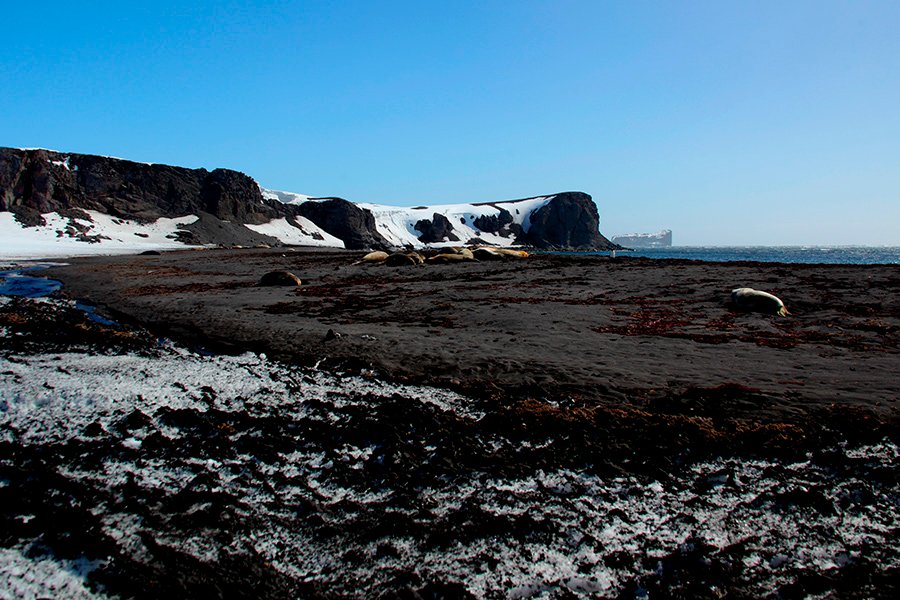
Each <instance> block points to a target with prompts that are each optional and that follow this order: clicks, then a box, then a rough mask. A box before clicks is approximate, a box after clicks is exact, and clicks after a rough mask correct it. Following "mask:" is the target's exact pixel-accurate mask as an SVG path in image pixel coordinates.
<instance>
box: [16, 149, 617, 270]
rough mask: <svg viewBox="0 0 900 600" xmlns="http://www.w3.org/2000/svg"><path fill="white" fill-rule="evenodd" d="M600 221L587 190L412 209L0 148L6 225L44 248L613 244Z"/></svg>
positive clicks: (168, 169)
mask: <svg viewBox="0 0 900 600" xmlns="http://www.w3.org/2000/svg"><path fill="white" fill-rule="evenodd" d="M4 213H5V214H4ZM599 225H600V217H599V212H598V210H597V205H596V204H595V203H594V201H593V199H592V198H591V196H589V195H588V194H585V193H582V192H563V193H558V194H553V195H548V196H536V197H532V198H524V199H520V200H505V201H499V202H479V203H471V204H447V205H441V206H420V207H415V208H408V207H395V206H385V205H380V204H366V203H355V202H349V201H347V200H344V199H343V198H336V197H327V198H315V197H310V196H305V195H303V194H296V193H293V192H282V191H275V190H268V189H265V188H263V187H262V186H260V185H259V184H258V183H257V182H256V181H255V180H254V179H253V178H251V177H250V176H248V175H245V174H244V173H240V172H238V171H233V170H229V169H214V170H212V171H208V170H207V169H190V168H184V167H175V166H169V165H161V164H151V163H140V162H134V161H129V160H123V159H119V158H112V157H106V156H95V155H88V154H75V153H65V152H56V151H52V150H44V149H15V148H0V230H2V231H4V232H12V234H14V235H15V236H16V237H17V239H19V238H27V239H28V240H31V241H33V242H34V243H43V244H44V245H45V246H47V247H48V248H50V247H53V246H58V247H60V248H61V247H62V246H61V245H62V244H68V246H67V247H68V248H72V242H76V244H75V246H76V247H78V248H90V247H92V246H93V247H95V248H96V249H97V250H98V251H99V250H100V249H101V248H102V249H104V250H110V251H128V250H129V249H131V250H143V249H151V248H154V249H162V248H178V247H187V246H205V245H220V246H282V245H296V246H323V247H336V248H347V249H388V248H398V247H421V246H423V245H436V246H441V245H453V244H456V245H460V244H486V245H494V246H513V245H521V246H530V247H534V248H542V249H578V250H607V249H611V248H613V247H615V246H614V245H613V244H612V243H611V242H610V241H609V240H607V239H606V238H605V237H604V236H603V235H601V234H600V231H599ZM76 252H77V250H76Z"/></svg>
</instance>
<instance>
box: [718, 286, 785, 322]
mask: <svg viewBox="0 0 900 600" xmlns="http://www.w3.org/2000/svg"><path fill="white" fill-rule="evenodd" d="M731 301H732V302H733V303H734V305H735V306H736V307H738V308H740V309H741V310H749V311H753V312H761V313H767V314H770V315H778V316H779V317H786V316H788V315H789V314H791V313H789V312H788V311H787V309H786V308H785V307H784V302H782V301H781V300H780V299H779V298H778V297H777V296H773V295H772V294H770V293H768V292H761V291H759V290H754V289H753V288H746V287H745V288H737V289H734V290H731Z"/></svg>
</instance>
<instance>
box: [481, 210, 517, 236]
mask: <svg viewBox="0 0 900 600" xmlns="http://www.w3.org/2000/svg"><path fill="white" fill-rule="evenodd" d="M497 208H499V209H500V213H499V214H496V215H481V216H479V217H478V218H476V219H475V221H473V223H472V224H473V225H475V227H477V228H478V229H480V230H481V231H486V232H488V233H497V232H499V231H500V230H501V229H503V227H504V226H506V225H511V224H512V222H513V217H512V214H511V213H510V212H509V211H508V210H506V209H505V208H500V207H499V206H498V207H497Z"/></svg>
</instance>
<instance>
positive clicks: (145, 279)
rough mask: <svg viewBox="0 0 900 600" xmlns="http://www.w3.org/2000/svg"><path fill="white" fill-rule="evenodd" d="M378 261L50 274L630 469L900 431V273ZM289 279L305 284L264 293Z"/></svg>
mask: <svg viewBox="0 0 900 600" xmlns="http://www.w3.org/2000/svg"><path fill="white" fill-rule="evenodd" d="M359 256H361V253H352V252H342V251H330V250H292V251H285V250H212V251H186V252H173V253H165V254H163V255H161V256H129V257H104V258H84V259H75V260H72V261H71V265H70V266H67V267H64V268H56V269H52V270H51V271H49V272H48V275H49V276H51V277H55V278H59V279H61V280H62V281H63V282H64V292H65V293H66V294H68V295H70V296H71V297H74V298H78V299H80V300H84V301H86V302H90V303H92V304H94V305H96V306H98V307H100V308H101V309H102V310H103V311H105V312H107V313H108V314H110V315H113V316H115V317H117V318H119V319H121V320H124V321H126V322H134V323H139V324H141V325H144V326H146V327H148V328H149V329H151V330H152V331H156V332H159V333H162V334H165V335H168V336H171V337H173V338H174V339H177V340H180V341H186V342H188V343H191V344H193V345H195V346H200V347H204V348H206V349H208V350H210V351H213V352H222V351H224V352H229V351H230V352H241V351H246V350H251V351H254V352H263V353H266V354H267V355H269V356H270V357H276V358H279V359H284V360H287V361H290V362H296V363H300V364H304V365H313V364H318V365H320V366H322V367H328V368H336V369H342V370H349V371H352V372H365V373H368V372H371V373H373V374H377V375H378V376H379V377H384V378H386V379H388V380H393V381H398V382H407V383H423V384H429V385H434V386H441V387H448V388H451V389H454V390H457V391H461V392H464V393H466V394H468V395H470V396H473V397H476V398H481V399H484V400H486V401H490V402H492V403H493V405H494V406H496V407H497V408H498V410H500V409H501V408H502V410H503V411H504V414H514V415H520V416H522V415H525V416H527V419H531V418H535V419H537V422H538V423H543V422H547V421H550V422H553V423H554V424H555V425H553V426H556V427H562V428H563V429H566V428H571V429H572V431H576V430H580V429H582V428H587V430H589V431H585V432H583V433H582V434H579V435H583V436H586V437H589V438H591V439H594V440H595V443H597V444H599V445H600V446H602V447H603V450H604V452H605V454H604V461H608V462H610V463H611V465H612V464H616V463H617V461H618V460H619V459H621V458H623V457H630V458H636V459H637V461H638V462H644V461H643V460H642V459H641V457H642V456H646V455H650V456H649V457H648V460H649V462H650V463H651V464H653V465H655V466H656V467H657V468H658V467H662V468H665V467H666V465H665V464H662V465H661V464H660V463H659V461H658V458H659V457H660V456H665V457H667V460H676V457H681V458H687V457H691V456H700V455H707V454H713V455H715V454H719V453H725V454H727V453H730V452H741V451H748V452H752V453H761V454H767V453H772V452H774V453H779V452H784V451H804V450H806V449H808V448H809V447H810V446H811V445H812V446H819V445H821V444H823V443H825V442H826V441H841V440H843V439H847V438H853V439H856V438H857V437H858V438H859V439H860V441H862V439H866V440H876V439H880V438H882V437H884V435H895V434H896V425H897V423H898V419H897V417H898V415H900V406H898V404H897V397H898V390H900V383H898V379H897V371H898V367H900V359H898V343H900V298H898V294H897V292H898V288H900V268H898V267H896V266H885V265H852V266H851V265H784V264H774V263H704V262H695V261H676V260H649V259H641V258H628V257H620V258H615V259H610V258H608V257H602V256H562V255H549V254H544V255H532V256H530V257H529V258H527V259H525V260H510V261H504V262H472V263H459V264H447V265H427V266H416V267H412V266H410V267H400V268H391V267H387V266H383V265H380V264H375V265H355V264H353V263H354V261H355V260H356V259H357V258H358V257H359ZM276 269H285V270H289V271H291V272H293V273H295V274H296V275H298V276H299V277H300V278H301V279H302V280H303V285H302V286H301V287H298V288H286V287H259V286H257V282H258V280H259V279H260V277H261V276H262V275H263V274H264V273H266V272H268V271H271V270H276ZM743 286H749V287H754V288H757V289H762V290H767V291H769V292H772V293H774V294H776V295H778V296H779V297H781V298H782V299H783V300H784V302H785V304H786V305H787V308H788V310H789V311H790V312H791V316H789V317H786V318H779V317H775V316H771V315H763V314H758V313H745V312H740V311H737V310H735V309H734V307H731V306H729V305H728V300H729V292H730V290H731V289H732V288H736V287H743ZM527 419H526V420H527ZM573 422H574V423H575V425H574V426H573V425H572V423H573ZM594 458H596V456H595V457H594ZM651 458H652V460H650V459H651ZM678 460H680V458H679V459H678Z"/></svg>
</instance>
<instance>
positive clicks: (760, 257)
mask: <svg viewBox="0 0 900 600" xmlns="http://www.w3.org/2000/svg"><path fill="white" fill-rule="evenodd" d="M588 254H598V255H608V254H610V252H608V251H604V252H589V253H588ZM616 256H618V257H629V256H631V257H644V258H675V259H686V260H703V261H708V262H733V261H755V262H779V263H793V264H849V265H865V264H872V265H874V264H888V265H892V264H900V246H857V245H847V246H843V245H830V246H811V245H796V246H669V247H665V248H635V249H633V250H617V251H616Z"/></svg>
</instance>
